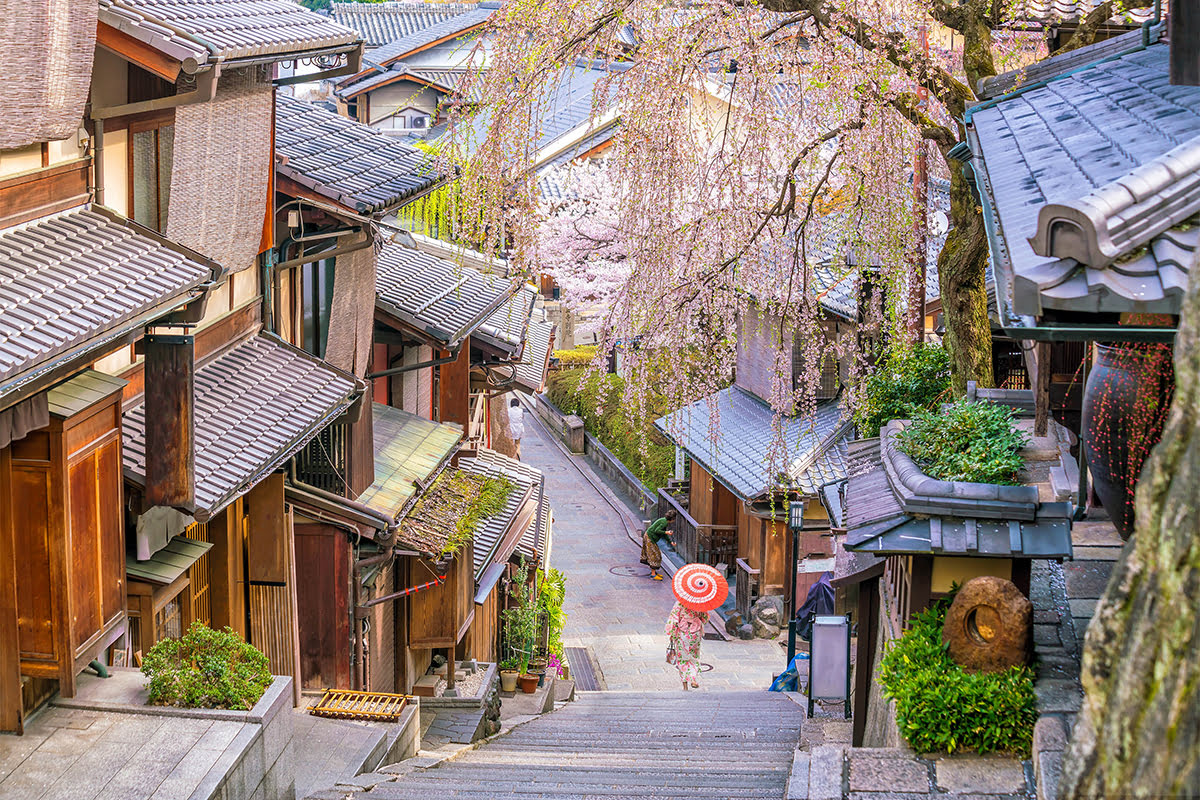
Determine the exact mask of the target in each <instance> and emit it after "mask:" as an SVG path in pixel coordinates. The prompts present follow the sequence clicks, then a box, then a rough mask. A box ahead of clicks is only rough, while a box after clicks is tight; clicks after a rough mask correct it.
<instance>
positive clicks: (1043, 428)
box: [1033, 342, 1051, 436]
mask: <svg viewBox="0 0 1200 800" xmlns="http://www.w3.org/2000/svg"><path fill="white" fill-rule="evenodd" d="M1034 353H1035V354H1036V356H1037V359H1036V360H1037V383H1036V384H1034V387H1033V435H1034V436H1045V435H1046V433H1047V431H1048V430H1049V427H1050V370H1051V367H1050V343H1049V342H1038V343H1037V345H1036V346H1035V348H1034Z"/></svg>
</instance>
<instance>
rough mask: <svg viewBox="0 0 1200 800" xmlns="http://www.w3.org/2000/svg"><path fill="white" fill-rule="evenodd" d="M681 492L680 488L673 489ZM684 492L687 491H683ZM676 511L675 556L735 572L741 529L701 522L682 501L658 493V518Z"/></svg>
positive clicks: (733, 526)
mask: <svg viewBox="0 0 1200 800" xmlns="http://www.w3.org/2000/svg"><path fill="white" fill-rule="evenodd" d="M672 488H674V489H676V490H677V491H678V490H679V487H672ZM682 491H686V488H683V489H682ZM672 509H673V510H674V511H675V514H676V517H675V524H674V525H673V526H672V528H673V529H674V536H672V537H671V545H672V546H673V547H674V548H675V552H676V553H678V554H679V555H680V557H682V558H683V560H684V561H686V562H688V563H693V562H699V563H702V564H711V565H712V566H716V565H718V564H724V565H725V569H726V571H728V570H729V569H731V568H732V566H733V562H734V560H735V558H736V557H737V526H736V525H707V524H704V523H701V522H697V521H696V520H695V519H694V518H693V517H692V515H691V514H689V513H688V512H687V508H686V507H685V506H684V504H683V503H682V502H681V498H680V497H678V496H676V495H673V494H671V492H669V491H668V490H666V489H659V490H658V508H657V514H656V516H659V517H662V516H665V515H666V513H667V511H669V510H672Z"/></svg>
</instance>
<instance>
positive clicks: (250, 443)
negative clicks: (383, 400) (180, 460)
mask: <svg viewBox="0 0 1200 800" xmlns="http://www.w3.org/2000/svg"><path fill="white" fill-rule="evenodd" d="M195 392H196V394H195V437H196V465H195V480H196V513H195V517H196V519H198V520H200V521H205V520H207V519H208V518H210V517H211V516H213V515H214V514H216V513H217V512H219V511H220V510H221V509H222V508H224V507H225V506H227V505H228V504H229V503H231V502H233V501H234V500H235V499H237V498H238V497H240V496H241V495H243V494H245V493H246V492H248V491H249V490H250V489H251V488H252V487H253V486H254V485H255V484H256V483H258V482H259V481H260V480H262V478H263V477H265V476H266V475H267V474H268V473H270V472H273V471H274V470H276V469H278V468H279V467H280V466H281V465H282V464H283V463H284V462H286V461H287V460H288V459H289V458H291V457H292V456H293V455H294V454H295V453H296V452H298V451H299V450H300V449H301V448H302V447H304V445H306V444H307V443H308V442H309V440H311V439H312V438H313V437H314V436H316V435H317V434H318V433H319V432H320V431H321V430H322V429H323V428H325V427H326V426H327V425H328V424H329V423H330V422H331V421H333V419H334V418H336V417H337V416H338V415H340V414H341V413H343V412H344V411H346V410H347V409H348V408H349V407H350V406H351V405H352V404H353V402H354V400H355V398H356V397H357V396H358V394H359V393H360V392H361V385H360V384H359V382H358V381H357V380H355V378H354V377H353V376H352V375H349V374H348V373H345V372H342V371H341V370H338V369H334V368H333V367H331V366H330V365H328V364H326V363H325V362H324V361H321V360H320V359H318V358H316V357H314V356H311V355H309V354H308V353H305V352H304V351H303V350H300V349H299V348H296V347H293V346H291V345H289V344H287V343H286V342H283V341H281V340H279V339H276V338H274V337H272V336H267V335H264V334H260V335H257V336H251V337H250V338H248V339H244V340H243V341H241V342H239V343H237V344H236V345H234V346H232V347H230V348H229V349H227V350H225V351H223V352H221V353H220V354H218V355H217V356H215V357H214V358H212V359H210V360H209V361H207V362H206V363H204V364H202V365H200V366H199V367H198V368H197V369H196V379H195ZM122 436H123V442H124V448H123V456H124V462H125V476H126V477H127V478H130V479H132V480H133V481H134V482H136V483H138V484H142V485H144V484H145V480H146V407H145V405H144V404H142V403H139V404H138V405H137V406H134V407H133V408H130V409H129V410H127V411H126V412H125V416H124V425H123V433H122Z"/></svg>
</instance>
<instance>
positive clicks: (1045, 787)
mask: <svg viewBox="0 0 1200 800" xmlns="http://www.w3.org/2000/svg"><path fill="white" fill-rule="evenodd" d="M1062 762H1063V753H1062V751H1061V750H1049V751H1047V752H1044V753H1038V754H1037V755H1035V756H1034V760H1033V774H1034V783H1035V784H1036V786H1035V788H1036V790H1037V797H1038V800H1056V798H1057V797H1058V783H1059V781H1060V780H1061V779H1062Z"/></svg>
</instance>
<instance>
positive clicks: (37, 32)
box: [0, 0, 99, 149]
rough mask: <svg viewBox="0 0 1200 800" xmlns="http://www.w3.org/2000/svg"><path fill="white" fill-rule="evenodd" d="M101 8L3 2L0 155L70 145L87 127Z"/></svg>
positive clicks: (34, 0) (48, 1)
mask: <svg viewBox="0 0 1200 800" xmlns="http://www.w3.org/2000/svg"><path fill="white" fill-rule="evenodd" d="M98 12H99V5H98V4H97V3H95V2H90V3H84V2H77V1H76V0H3V6H2V8H0V52H3V53H4V58H3V59H2V60H0V97H3V98H4V102H5V113H4V114H3V115H0V149H9V148H13V147H25V146H27V145H31V144H33V143H35V142H47V141H52V140H58V139H66V138H68V137H70V136H72V135H73V134H74V133H75V132H76V131H77V130H78V129H79V127H80V126H81V125H82V124H83V122H82V119H83V107H84V103H86V102H87V97H88V88H89V87H90V85H91V82H92V59H93V58H94V56H95V50H96V17H97V14H98Z"/></svg>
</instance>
